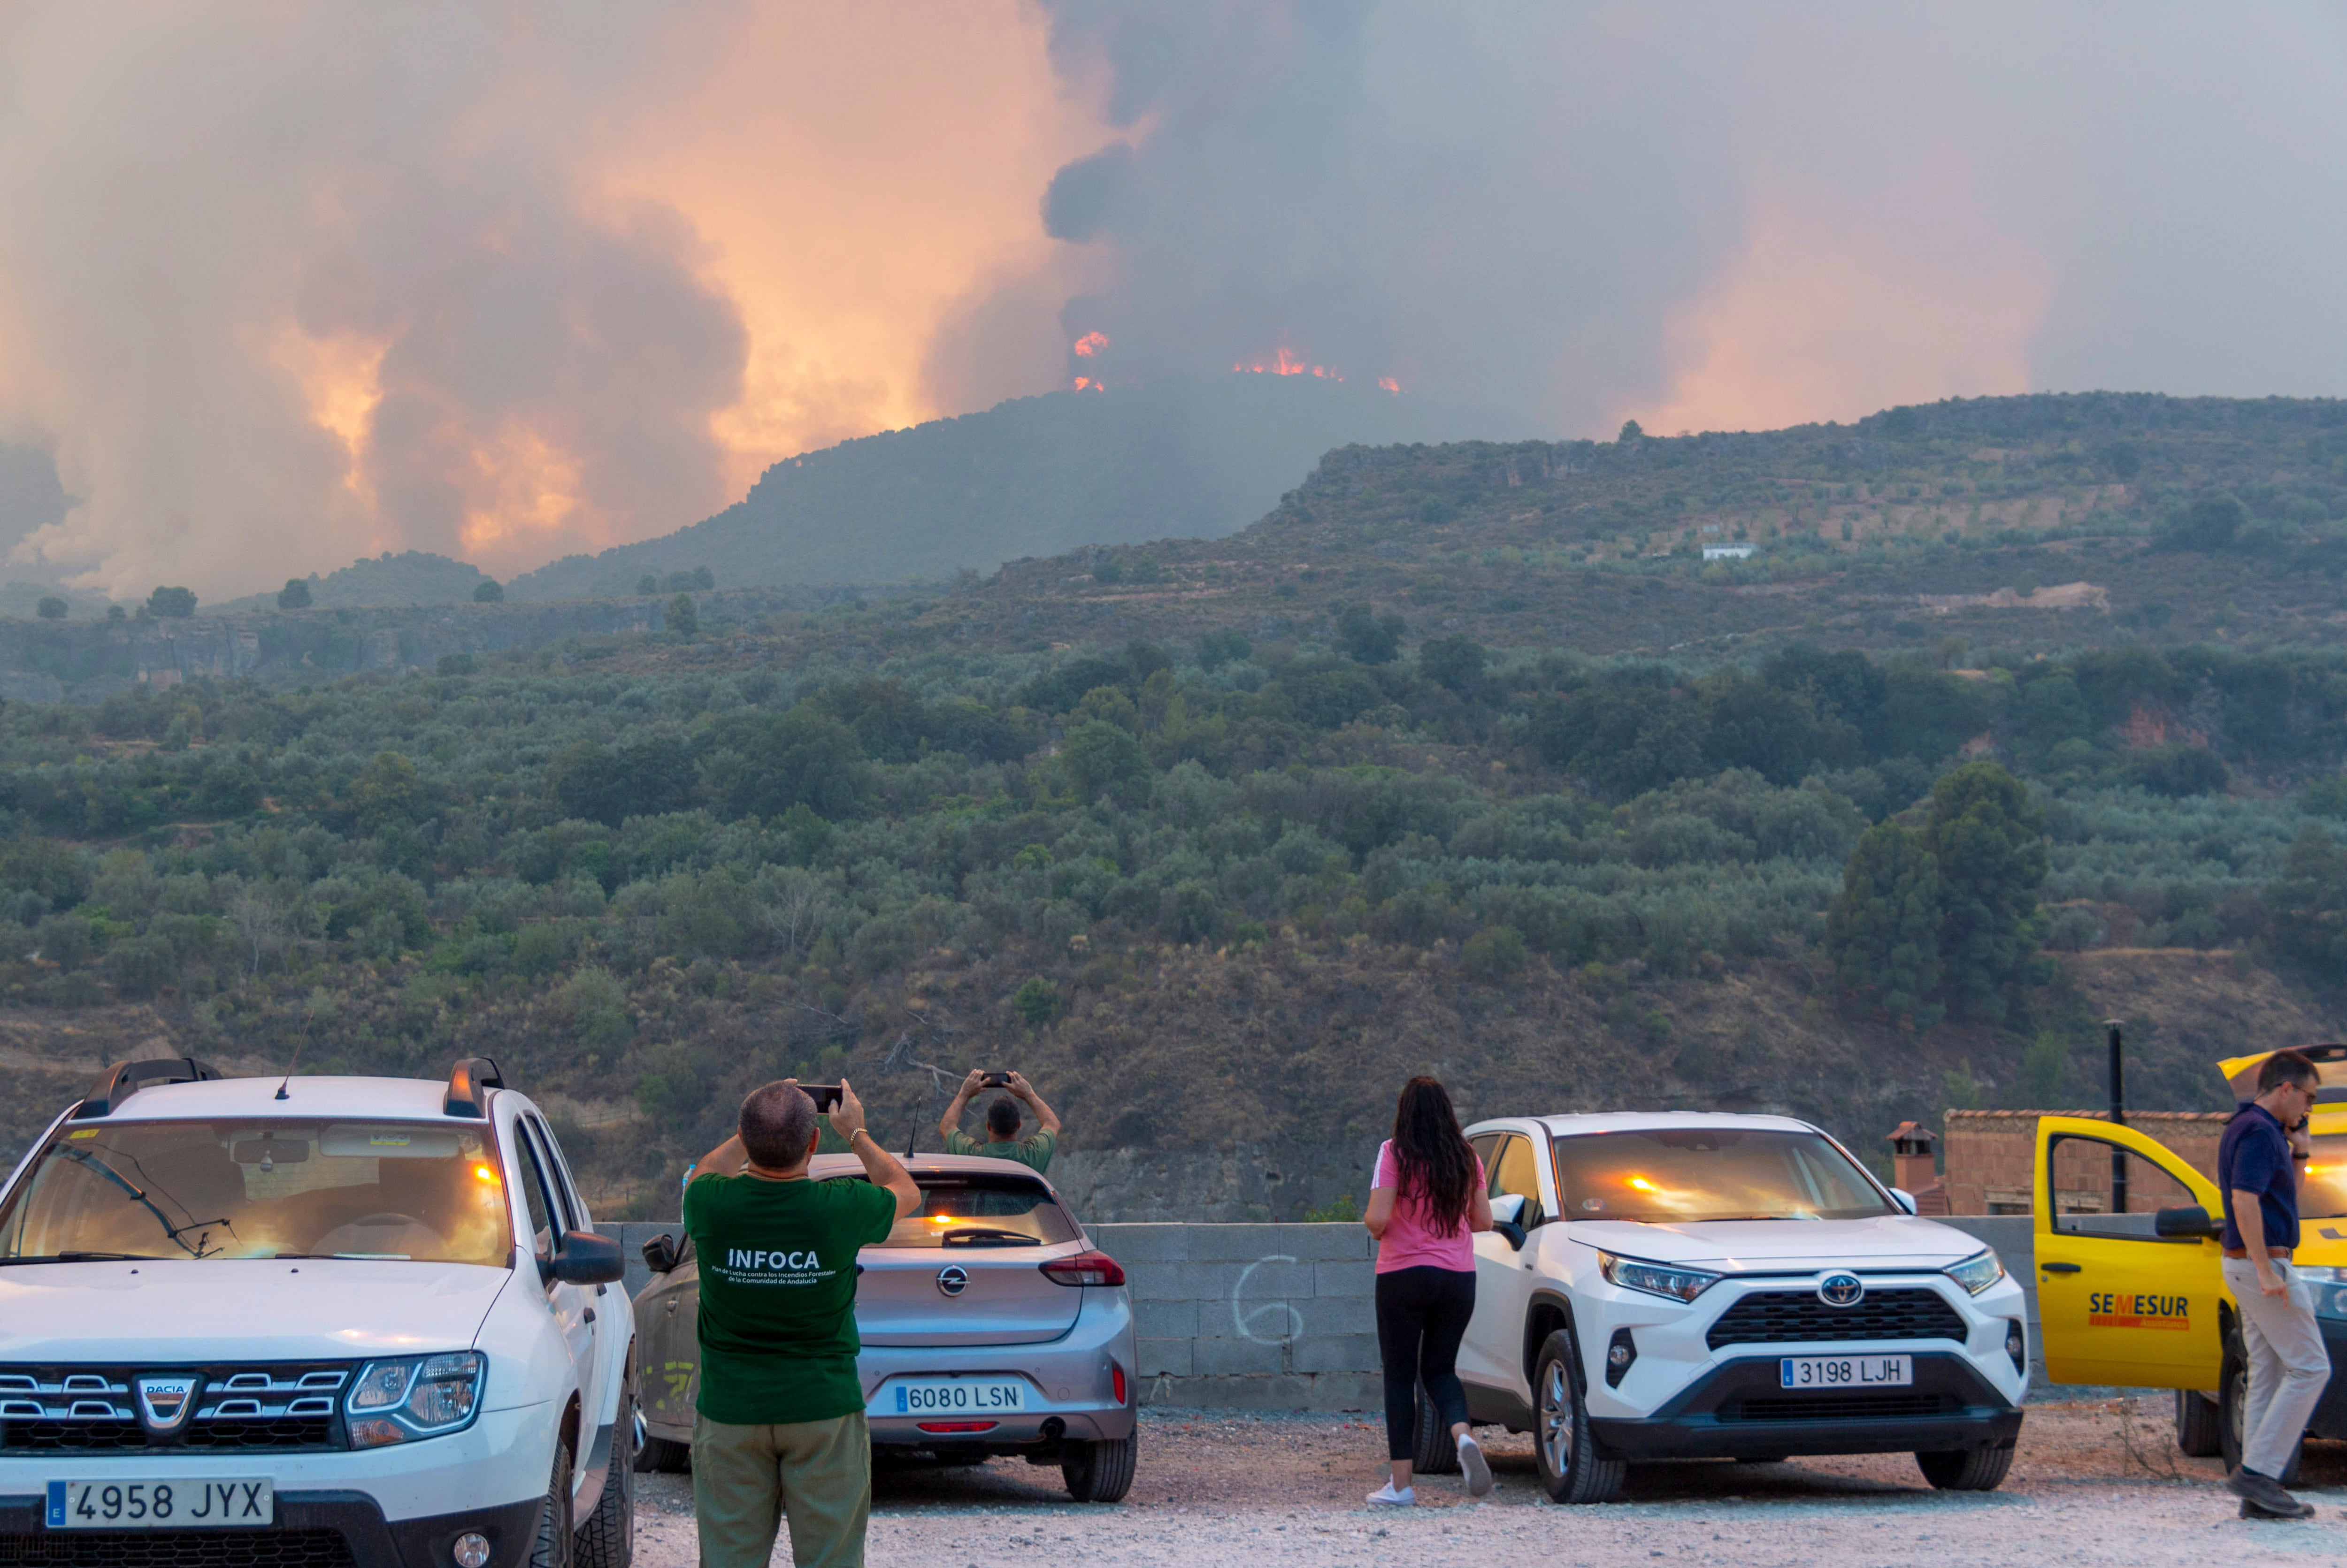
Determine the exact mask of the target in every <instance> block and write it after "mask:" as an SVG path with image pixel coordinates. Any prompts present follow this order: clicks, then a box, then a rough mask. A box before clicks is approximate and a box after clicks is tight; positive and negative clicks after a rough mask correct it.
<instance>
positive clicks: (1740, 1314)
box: [1704, 1286, 1964, 1350]
mask: <svg viewBox="0 0 2347 1568" xmlns="http://www.w3.org/2000/svg"><path fill="white" fill-rule="evenodd" d="M1963 1338H1964V1320H1963V1318H1962V1317H1958V1316H1957V1314H1956V1309H1955V1308H1954V1307H1951V1306H1949V1305H1948V1299H1947V1297H1946V1296H1942V1295H1941V1294H1940V1293H1939V1292H1938V1291H1936V1290H1932V1289H1931V1288H1929V1287H1927V1286H1910V1287H1906V1288H1893V1289H1890V1290H1870V1291H1868V1292H1867V1293H1866V1296H1865V1298H1864V1299H1863V1300H1861V1301H1860V1302H1859V1304H1858V1305H1857V1306H1855V1307H1828V1306H1827V1305H1826V1304H1825V1303H1824V1302H1822V1301H1819V1299H1818V1296H1817V1292H1816V1291H1814V1290H1756V1291H1754V1292H1753V1293H1752V1294H1751V1295H1749V1296H1746V1297H1745V1298H1744V1299H1743V1300H1741V1301H1739V1302H1737V1304H1736V1305H1735V1306H1733V1307H1729V1308H1728V1309H1727V1311H1725V1312H1723V1313H1721V1314H1720V1315H1719V1320H1718V1321H1717V1322H1716V1323H1714V1324H1713V1325H1712V1326H1711V1332H1710V1333H1708V1334H1706V1335H1705V1336H1704V1343H1705V1344H1706V1345H1708V1346H1710V1347H1711V1348H1713V1349H1715V1350H1717V1349H1719V1348H1722V1347H1724V1346H1728V1345H1809V1344H1821V1343H1831V1342H1833V1341H1835V1340H1842V1339H1953V1340H1955V1341H1956V1342H1958V1343H1959V1344H1961V1343H1963Z"/></svg>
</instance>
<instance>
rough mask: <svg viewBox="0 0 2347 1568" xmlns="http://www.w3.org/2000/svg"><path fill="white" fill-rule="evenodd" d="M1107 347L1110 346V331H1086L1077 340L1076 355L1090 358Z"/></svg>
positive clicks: (1081, 357)
mask: <svg viewBox="0 0 2347 1568" xmlns="http://www.w3.org/2000/svg"><path fill="white" fill-rule="evenodd" d="M1106 347H1108V333H1085V334H1084V335H1083V336H1081V337H1080V338H1078V339H1077V340H1076V357H1077V358H1078V359H1090V358H1092V355H1094V354H1098V353H1100V351H1101V350H1102V349H1104V348H1106Z"/></svg>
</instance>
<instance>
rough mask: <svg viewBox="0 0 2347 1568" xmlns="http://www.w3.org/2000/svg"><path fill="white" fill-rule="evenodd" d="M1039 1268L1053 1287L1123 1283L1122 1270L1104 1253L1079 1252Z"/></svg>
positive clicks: (1053, 1260)
mask: <svg viewBox="0 0 2347 1568" xmlns="http://www.w3.org/2000/svg"><path fill="white" fill-rule="evenodd" d="M1041 1267H1042V1270H1043V1276H1044V1277H1045V1278H1047V1279H1049V1280H1050V1281H1051V1283H1052V1284H1054V1285H1122V1284H1123V1283H1124V1269H1123V1268H1122V1266H1120V1265H1119V1264H1118V1263H1117V1261H1116V1259H1114V1258H1112V1257H1111V1256H1109V1255H1108V1254H1106V1253H1104V1252H1080V1253H1078V1254H1076V1255H1075V1256H1073V1257H1059V1258H1053V1259H1052V1260H1051V1262H1049V1263H1047V1264H1044V1265H1042V1266H1041Z"/></svg>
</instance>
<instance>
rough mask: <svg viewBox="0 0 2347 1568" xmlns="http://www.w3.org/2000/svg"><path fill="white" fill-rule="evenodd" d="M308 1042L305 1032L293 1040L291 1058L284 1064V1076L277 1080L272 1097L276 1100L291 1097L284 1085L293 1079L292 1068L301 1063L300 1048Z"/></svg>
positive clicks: (308, 1038) (289, 1098)
mask: <svg viewBox="0 0 2347 1568" xmlns="http://www.w3.org/2000/svg"><path fill="white" fill-rule="evenodd" d="M309 1043H310V1037H309V1036H308V1035H306V1034H305V1035H303V1036H302V1038H301V1039H300V1040H295V1041H294V1042H293V1060H292V1061H289V1062H287V1063H286V1064H285V1076H284V1077H282V1078H281V1079H279V1080H278V1081H277V1092H276V1094H275V1095H273V1096H272V1098H274V1099H278V1100H291V1099H292V1098H293V1097H292V1095H291V1094H288V1093H286V1092H285V1086H286V1085H287V1084H289V1083H291V1082H292V1081H293V1070H294V1069H295V1068H297V1067H299V1066H301V1065H302V1047H303V1046H305V1045H307V1044H309Z"/></svg>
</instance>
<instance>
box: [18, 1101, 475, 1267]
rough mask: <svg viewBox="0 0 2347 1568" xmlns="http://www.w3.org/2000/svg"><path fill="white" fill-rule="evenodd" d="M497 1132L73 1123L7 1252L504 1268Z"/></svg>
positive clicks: (23, 1184)
mask: <svg viewBox="0 0 2347 1568" xmlns="http://www.w3.org/2000/svg"><path fill="white" fill-rule="evenodd" d="M500 1163H501V1162H500V1161H499V1159H498V1157H497V1147H496V1145H495V1143H492V1142H491V1140H490V1135H489V1131H488V1129H487V1128H486V1127H479V1126H474V1127H469V1128H454V1127H450V1126H447V1125H446V1124H445V1123H434V1122H331V1121H313V1120H294V1119H290V1118H286V1119H265V1118H262V1119H239V1120H234V1121H220V1122H104V1123H101V1124H99V1125H97V1126H92V1125H90V1124H88V1123H87V1122H80V1123H75V1122H67V1123H66V1124H65V1125H64V1126H63V1127H61V1128H59V1129H58V1131H57V1132H56V1136H55V1137H53V1138H52V1139H51V1140H50V1142H49V1143H48V1144H47V1146H46V1147H45V1148H44V1149H42V1150H41V1151H40V1153H39V1154H38V1156H37V1157H36V1160H35V1162H34V1163H33V1166H32V1168H31V1169H30V1170H29V1171H28V1172H27V1173H26V1175H25V1178H24V1179H23V1180H22V1181H20V1182H19V1183H17V1184H16V1187H15V1191H14V1192H13V1193H12V1194H10V1196H9V1199H8V1203H7V1207H6V1209H5V1213H0V1257H7V1258H33V1257H59V1256H65V1255H73V1254H91V1255H111V1256H122V1257H140V1258H144V1257H168V1258H174V1259H183V1260H190V1261H193V1260H200V1259H205V1258H216V1257H224V1258H274V1257H365V1258H385V1259H413V1260H415V1261H418V1262H434V1263H476V1264H485V1265H490V1266H498V1267H508V1266H511V1265H512V1262H513V1224H512V1221H511V1219H510V1218H509V1217H508V1209H507V1204H508V1200H507V1195H506V1190H505V1183H504V1180H503V1179H502V1178H501V1177H500V1176H499V1174H498V1168H499V1165H500Z"/></svg>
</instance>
